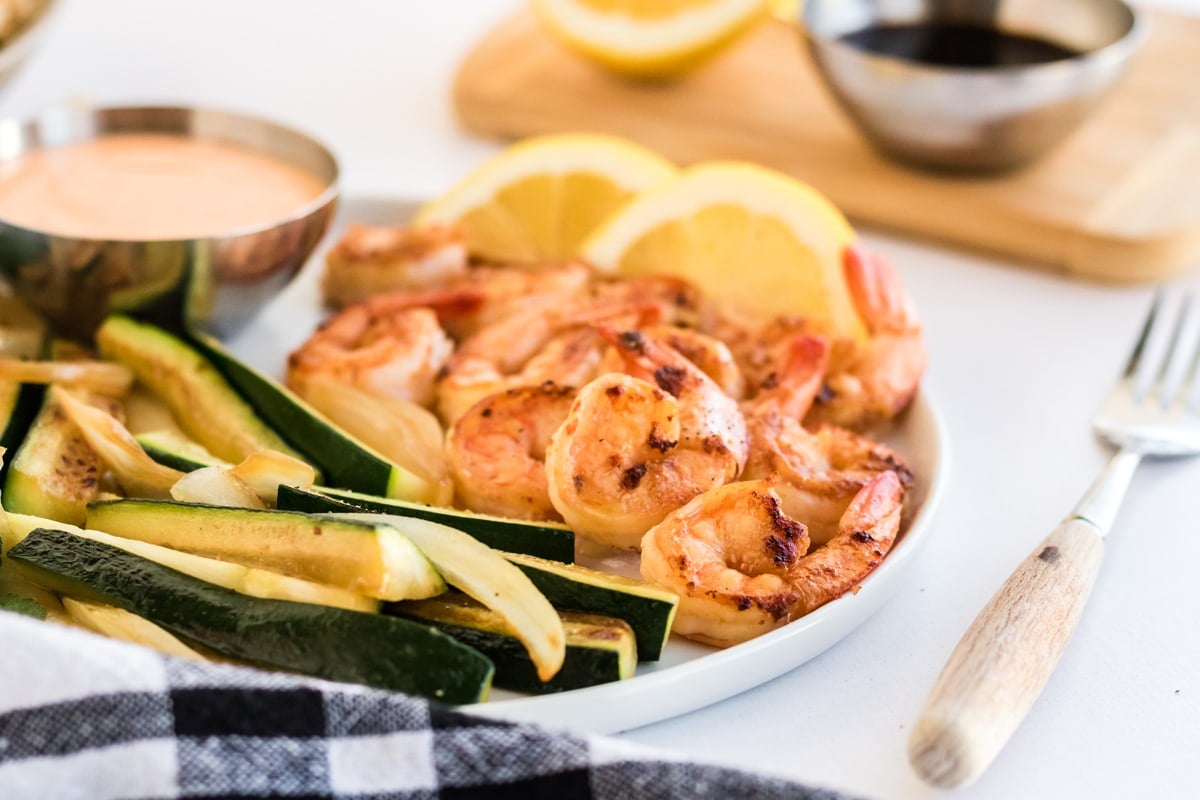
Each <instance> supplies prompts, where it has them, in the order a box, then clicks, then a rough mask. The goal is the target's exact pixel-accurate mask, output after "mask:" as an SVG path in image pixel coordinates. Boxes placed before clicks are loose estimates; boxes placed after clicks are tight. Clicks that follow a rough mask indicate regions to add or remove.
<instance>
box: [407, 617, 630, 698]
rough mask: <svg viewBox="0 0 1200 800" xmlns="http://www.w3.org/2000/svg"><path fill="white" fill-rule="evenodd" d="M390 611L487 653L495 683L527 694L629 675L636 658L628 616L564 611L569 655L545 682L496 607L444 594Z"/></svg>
mask: <svg viewBox="0 0 1200 800" xmlns="http://www.w3.org/2000/svg"><path fill="white" fill-rule="evenodd" d="M386 610H387V613H389V614H396V615H398V616H401V617H404V618H406V619H411V620H414V621H416V622H419V623H424V624H427V625H433V626H434V627H436V628H437V629H438V630H440V631H441V632H442V633H445V634H446V635H447V636H452V637H454V638H455V639H457V640H458V641H459V642H462V643H463V644H465V645H468V646H469V647H473V648H474V649H476V650H478V651H479V652H481V653H483V654H484V655H485V656H487V657H488V658H489V659H491V661H492V663H493V664H495V665H496V675H495V677H494V678H493V681H492V682H493V684H494V685H495V686H496V687H497V688H500V689H511V690H513V691H517V692H527V693H529V694H554V693H556V692H565V691H569V690H571V689H582V688H585V687H587V686H595V685H597V684H601V683H610V682H612V681H618V680H621V679H623V678H628V677H629V676H630V675H632V674H633V667H634V665H635V664H636V662H637V648H636V645H635V644H634V638H633V631H632V630H630V629H629V625H627V624H626V623H625V622H624V621H622V620H619V619H613V618H611V617H600V616H597V615H595V614H575V613H572V612H563V613H562V614H561V616H562V619H563V628H564V629H565V631H566V634H567V655H566V659H565V660H564V661H563V665H562V668H561V669H560V670H559V671H558V673H557V674H556V675H555V676H554V677H553V678H551V679H550V680H548V681H546V682H542V681H541V680H540V679H539V678H538V676H537V668H536V667H534V665H533V661H531V660H530V658H529V653H528V651H527V650H526V649H525V646H524V645H523V644H521V642H520V641H519V640H518V639H517V638H516V637H515V636H513V635H512V634H511V633H510V631H509V629H508V628H507V626H506V624H505V623H504V620H503V619H502V618H501V617H500V616H499V615H498V614H496V613H495V612H493V611H489V610H488V609H485V608H482V607H478V608H475V607H470V606H468V607H465V608H464V607H463V601H458V600H456V599H446V598H445V597H437V598H433V599H431V600H417V601H412V602H404V603H394V604H389V605H388V606H387V607H386ZM464 612H465V613H464Z"/></svg>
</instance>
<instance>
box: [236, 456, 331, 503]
mask: <svg viewBox="0 0 1200 800" xmlns="http://www.w3.org/2000/svg"><path fill="white" fill-rule="evenodd" d="M229 471H230V473H232V475H233V476H234V477H236V478H239V479H240V480H241V481H244V482H245V485H247V486H249V487H250V488H251V489H252V490H253V491H254V493H255V494H256V495H258V497H259V498H261V499H262V501H263V502H264V503H266V504H267V505H270V506H273V505H275V497H276V495H277V494H278V493H279V486H280V484H283V485H285V486H298V487H300V488H301V489H306V488H308V487H309V486H312V485H313V482H314V481H315V480H316V479H317V471H316V470H315V469H313V467H312V465H311V464H306V463H305V462H303V461H301V460H300V459H298V458H292V457H291V456H289V455H287V454H286V453H281V452H279V451H278V450H270V449H267V450H259V451H258V452H257V453H251V454H250V455H248V456H246V457H245V458H244V459H242V462H241V463H240V464H238V465H237V466H235V467H232V468H231V469H230V470H229Z"/></svg>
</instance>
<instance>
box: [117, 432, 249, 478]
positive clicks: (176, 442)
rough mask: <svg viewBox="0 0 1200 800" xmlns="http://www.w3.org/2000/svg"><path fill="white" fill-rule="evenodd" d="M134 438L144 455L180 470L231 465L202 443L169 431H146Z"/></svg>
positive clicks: (186, 470) (192, 470)
mask: <svg viewBox="0 0 1200 800" xmlns="http://www.w3.org/2000/svg"><path fill="white" fill-rule="evenodd" d="M133 438H134V439H137V443H138V444H140V445H141V446H142V449H143V450H145V451H146V455H148V456H150V457H151V458H153V459H154V460H155V461H157V462H158V463H160V464H162V465H163V466H165V467H170V468H171V469H177V470H179V471H180V472H195V471H196V470H198V469H204V468H205V467H231V466H233V465H232V464H230V463H229V462H228V461H226V460H224V459H222V458H217V457H216V456H214V455H213V454H212V453H210V452H208V451H207V450H205V449H204V446H203V445H200V444H197V443H196V442H193V441H189V440H188V439H185V438H183V437H181V436H178V435H176V434H174V433H172V432H171V431H165V430H159V431H147V432H146V433H139V434H136V435H135V436H134V437H133Z"/></svg>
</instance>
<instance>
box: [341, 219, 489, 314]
mask: <svg viewBox="0 0 1200 800" xmlns="http://www.w3.org/2000/svg"><path fill="white" fill-rule="evenodd" d="M466 272H467V246H466V238H465V237H464V235H463V232H462V231H460V230H458V229H456V228H449V227H444V226H434V227H429V228H412V227H408V226H399V227H372V226H369V225H360V224H357V223H355V224H351V225H350V226H349V227H348V228H347V229H346V233H345V235H343V236H342V238H341V240H340V241H339V242H338V243H337V244H336V245H334V247H333V248H332V249H331V250H330V251H329V254H328V255H326V256H325V275H324V277H323V278H322V280H321V289H322V291H323V292H324V295H325V302H326V303H327V304H328V305H331V306H333V307H335V308H342V307H344V306H347V305H350V304H351V303H357V302H360V301H362V300H365V299H367V298H368V297H372V296H374V295H378V294H383V293H385V292H395V291H399V290H415V289H432V288H438V287H441V286H444V285H446V284H448V283H450V282H451V281H453V280H455V279H456V278H460V277H462V276H463V275H465V274H466Z"/></svg>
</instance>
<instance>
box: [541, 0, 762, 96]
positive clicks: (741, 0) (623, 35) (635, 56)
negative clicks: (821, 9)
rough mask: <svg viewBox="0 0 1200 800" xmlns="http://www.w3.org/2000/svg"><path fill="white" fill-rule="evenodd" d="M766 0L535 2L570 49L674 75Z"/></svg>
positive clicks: (754, 16)
mask: <svg viewBox="0 0 1200 800" xmlns="http://www.w3.org/2000/svg"><path fill="white" fill-rule="evenodd" d="M769 2H770V0H533V7H534V9H535V10H536V11H537V13H538V16H539V17H540V18H541V20H542V22H543V24H544V25H545V27H546V28H547V29H548V30H549V31H550V32H551V33H552V34H554V35H555V36H556V37H557V38H559V39H560V40H562V42H563V43H564V44H566V45H567V46H568V47H570V48H571V49H573V50H576V51H578V52H580V53H583V54H584V55H587V56H590V57H591V58H593V59H595V60H596V61H598V62H600V63H601V64H603V65H605V66H607V67H609V68H611V69H614V70H617V71H618V72H622V73H625V74H629V75H635V76H642V77H661V76H667V75H673V74H677V73H679V72H682V71H684V70H686V69H688V68H690V67H692V66H695V65H696V64H698V63H700V62H701V61H703V60H704V59H705V58H707V57H708V56H710V55H712V54H713V53H715V52H717V51H718V50H720V49H721V48H722V47H723V46H725V45H726V44H728V43H729V42H731V41H732V40H733V39H735V38H736V37H737V36H738V34H740V33H741V32H742V31H744V30H745V29H746V28H748V27H749V26H750V25H751V24H752V23H754V22H756V21H758V20H759V19H761V18H762V17H763V16H764V15H765V13H766V10H767V8H768V5H769Z"/></svg>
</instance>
